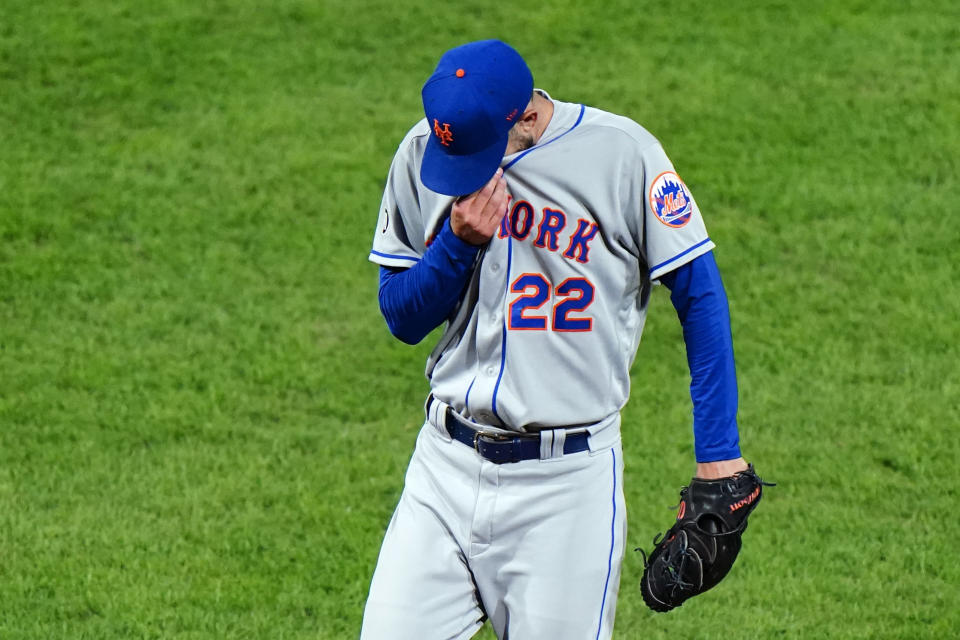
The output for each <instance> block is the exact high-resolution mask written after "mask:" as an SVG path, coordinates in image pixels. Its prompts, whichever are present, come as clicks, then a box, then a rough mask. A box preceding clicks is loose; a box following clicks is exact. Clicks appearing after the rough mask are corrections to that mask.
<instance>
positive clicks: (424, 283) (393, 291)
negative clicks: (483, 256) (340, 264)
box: [379, 220, 480, 344]
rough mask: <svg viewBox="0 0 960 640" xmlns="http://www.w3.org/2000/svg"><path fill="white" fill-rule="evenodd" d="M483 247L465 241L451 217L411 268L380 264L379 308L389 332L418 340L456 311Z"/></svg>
mask: <svg viewBox="0 0 960 640" xmlns="http://www.w3.org/2000/svg"><path fill="white" fill-rule="evenodd" d="M479 251H480V247H478V246H475V245H472V244H469V243H467V242H464V241H463V240H461V239H460V238H458V237H457V236H456V235H455V234H454V233H453V229H451V228H450V222H449V220H448V221H447V222H445V223H444V224H443V228H442V229H441V230H440V233H439V234H437V237H436V238H435V239H434V241H433V243H432V244H431V245H430V246H429V247H428V248H427V251H426V252H425V253H424V254H423V258H421V259H420V261H419V262H417V263H416V264H415V265H413V266H412V267H410V268H397V267H384V266H381V267H380V293H379V299H380V312H381V313H382V314H383V317H384V319H385V320H386V321H387V326H388V327H389V328H390V333H392V334H393V335H394V336H396V337H397V338H399V339H400V340H402V341H403V342H406V343H407V344H417V343H418V342H420V341H421V340H423V339H424V338H425V337H426V336H427V334H429V333H430V332H431V331H433V330H434V329H435V328H436V327H438V326H439V325H440V324H441V323H442V322H443V321H444V320H445V319H446V318H447V316H449V315H450V312H451V311H453V309H454V307H455V306H456V304H457V301H458V300H459V299H460V296H461V295H462V293H463V289H464V287H465V286H466V284H467V281H468V280H469V279H470V274H471V273H472V271H473V265H474V262H475V261H476V258H477V253H478V252H479Z"/></svg>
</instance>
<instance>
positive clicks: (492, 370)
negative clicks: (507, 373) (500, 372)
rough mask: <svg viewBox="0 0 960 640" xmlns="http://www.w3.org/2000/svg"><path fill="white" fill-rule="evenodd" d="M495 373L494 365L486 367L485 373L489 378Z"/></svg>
mask: <svg viewBox="0 0 960 640" xmlns="http://www.w3.org/2000/svg"><path fill="white" fill-rule="evenodd" d="M496 373H497V369H496V367H487V375H488V376H490V377H491V378H492V377H493V376H494V375H495V374H496Z"/></svg>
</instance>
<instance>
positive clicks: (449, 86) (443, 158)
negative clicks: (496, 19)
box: [420, 40, 533, 196]
mask: <svg viewBox="0 0 960 640" xmlns="http://www.w3.org/2000/svg"><path fill="white" fill-rule="evenodd" d="M421 95H422V97H423V111H424V113H425V114H426V116H427V124H428V125H429V126H430V129H431V135H430V138H429V140H428V142H427V147H426V150H425V151H424V154H423V164H422V165H421V166H420V179H421V180H422V181H423V184H425V185H426V186H427V187H428V188H430V189H431V190H433V191H436V192H437V193H442V194H444V195H448V196H462V195H466V194H468V193H473V192H474V191H476V190H477V189H479V188H480V187H482V186H483V185H485V184H486V183H487V182H488V181H489V180H490V178H492V177H493V174H494V173H496V171H497V168H498V167H499V166H500V161H501V160H503V154H504V152H505V151H506V150H507V139H508V133H509V131H510V128H511V127H513V125H514V123H515V122H516V121H517V119H518V118H519V117H520V116H521V115H522V114H523V112H524V110H525V109H526V108H527V104H529V102H530V97H531V96H532V95H533V75H532V74H531V73H530V69H529V68H528V67H527V63H526V62H524V61H523V58H522V57H520V54H519V53H517V52H516V51H515V50H514V49H513V47H511V46H510V45H508V44H506V43H503V42H500V41H499V40H481V41H479V42H470V43H467V44H465V45H462V46H459V47H456V48H455V49H451V50H450V51H447V52H446V53H445V54H443V57H441V58H440V62H439V63H438V64H437V68H436V70H435V71H434V72H433V75H431V76H430V77H429V78H428V79H427V81H426V83H425V84H424V85H423V91H422V94H421Z"/></svg>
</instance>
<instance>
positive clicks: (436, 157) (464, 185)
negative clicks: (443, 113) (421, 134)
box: [420, 135, 509, 196]
mask: <svg viewBox="0 0 960 640" xmlns="http://www.w3.org/2000/svg"><path fill="white" fill-rule="evenodd" d="M508 140H509V136H508V135H504V136H503V138H501V139H499V140H497V141H496V142H495V143H494V144H492V145H490V146H489V147H487V148H485V149H481V150H480V151H477V152H476V153H471V154H468V155H459V156H458V155H453V154H449V153H447V152H446V150H445V149H444V147H443V145H441V144H440V143H439V142H438V141H437V138H436V136H430V137H429V139H428V140H427V147H426V149H425V150H424V153H423V163H422V164H421V165H420V180H421V181H423V184H425V185H426V186H427V188H428V189H430V190H431V191H436V192H437V193H440V194H443V195H445V196H465V195H468V194H471V193H473V192H474V191H477V190H479V189H480V188H481V187H483V185H485V184H487V182H489V181H490V178H492V177H493V174H495V173H496V172H497V168H498V167H499V166H500V161H501V160H503V154H504V152H505V151H506V150H507V142H508Z"/></svg>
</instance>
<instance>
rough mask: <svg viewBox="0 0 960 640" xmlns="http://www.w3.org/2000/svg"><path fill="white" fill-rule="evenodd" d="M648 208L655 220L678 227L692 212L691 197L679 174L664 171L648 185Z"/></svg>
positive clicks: (687, 220)
mask: <svg viewBox="0 0 960 640" xmlns="http://www.w3.org/2000/svg"><path fill="white" fill-rule="evenodd" d="M650 209H651V210H652V211H653V213H654V214H655V215H656V216H657V220H659V221H660V222H662V223H663V224H665V225H667V226H668V227H672V228H674V229H679V228H680V227H682V226H684V225H685V224H687V223H688V222H690V216H691V215H692V214H693V198H691V197H690V192H689V191H687V185H685V184H683V180H681V179H680V176H678V175H677V174H675V173H674V172H673V171H664V172H663V173H661V174H660V175H658V176H657V177H656V179H655V180H654V181H653V184H651V185H650Z"/></svg>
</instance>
